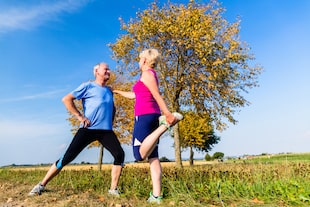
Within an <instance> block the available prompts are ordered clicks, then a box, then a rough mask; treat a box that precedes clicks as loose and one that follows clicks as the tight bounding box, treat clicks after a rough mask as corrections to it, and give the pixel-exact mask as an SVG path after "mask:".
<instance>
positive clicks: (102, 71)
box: [97, 64, 110, 80]
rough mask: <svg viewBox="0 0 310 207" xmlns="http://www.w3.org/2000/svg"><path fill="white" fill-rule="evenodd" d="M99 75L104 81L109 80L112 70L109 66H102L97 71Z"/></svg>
mask: <svg viewBox="0 0 310 207" xmlns="http://www.w3.org/2000/svg"><path fill="white" fill-rule="evenodd" d="M97 75H98V76H101V77H103V78H104V80H109V78H110V68H109V66H108V65H107V64H100V65H99V68H98V70H97Z"/></svg>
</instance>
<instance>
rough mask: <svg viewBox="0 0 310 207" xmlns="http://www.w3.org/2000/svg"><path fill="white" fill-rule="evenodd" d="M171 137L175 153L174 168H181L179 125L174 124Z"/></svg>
mask: <svg viewBox="0 0 310 207" xmlns="http://www.w3.org/2000/svg"><path fill="white" fill-rule="evenodd" d="M173 135H174V150H175V151H174V152H175V164H176V167H180V168H182V167H183V165H182V158H181V145H180V134H179V125H178V124H176V125H175V126H174V127H173Z"/></svg>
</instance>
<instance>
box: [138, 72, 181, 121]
mask: <svg viewBox="0 0 310 207" xmlns="http://www.w3.org/2000/svg"><path fill="white" fill-rule="evenodd" d="M141 81H142V82H143V83H144V85H146V87H147V88H148V89H149V90H150V92H151V94H152V95H153V97H154V99H155V100H156V102H157V104H158V105H159V108H160V109H161V111H162V113H163V114H164V115H165V116H166V120H167V122H168V123H169V124H172V123H174V122H175V121H176V118H175V117H174V116H173V115H172V113H171V112H170V111H169V109H168V107H167V105H166V103H165V101H164V99H163V98H162V96H161V95H160V93H159V88H158V85H157V81H156V79H155V77H154V74H153V73H152V72H150V71H144V72H142V76H141Z"/></svg>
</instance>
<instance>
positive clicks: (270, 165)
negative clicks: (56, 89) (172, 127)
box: [0, 154, 310, 207]
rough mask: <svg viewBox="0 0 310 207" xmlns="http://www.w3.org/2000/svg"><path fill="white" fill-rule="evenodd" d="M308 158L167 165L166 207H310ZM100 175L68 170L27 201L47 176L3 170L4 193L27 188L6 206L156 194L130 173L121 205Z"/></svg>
mask: <svg viewBox="0 0 310 207" xmlns="http://www.w3.org/2000/svg"><path fill="white" fill-rule="evenodd" d="M308 158H310V155H309V154H303V155H295V154H290V155H285V156H284V155H279V156H272V157H257V158H253V159H250V160H246V161H245V162H244V160H243V161H239V160H237V161H236V160H235V161H228V162H224V163H213V164H201V165H199V166H193V167H188V166H185V167H184V168H183V169H180V168H175V167H173V166H168V165H167V166H166V165H164V166H163V187H162V189H163V197H164V202H163V204H162V205H160V206H193V207H194V206H197V207H200V206H212V207H214V206H247V207H248V206H266V207H267V206H268V207H272V206H277V207H278V206H310V164H309V163H308V161H309V159H308ZM136 166H137V167H136ZM94 169H96V168H94ZM94 169H79V170H74V169H71V170H63V171H62V172H61V173H60V174H59V175H58V176H57V177H55V178H54V179H53V180H52V181H51V182H50V183H49V185H48V187H47V189H48V192H46V193H44V194H42V196H37V197H31V198H27V196H26V194H27V193H28V192H29V190H31V188H32V187H33V185H34V184H36V182H38V181H39V180H41V179H42V177H43V176H44V175H45V173H46V170H42V169H39V170H38V169H36V170H25V169H22V168H21V169H18V168H17V169H16V168H2V169H1V168H0V188H5V187H8V188H9V189H11V188H12V189H14V186H22V189H19V190H20V191H19V194H18V195H17V196H16V194H15V195H14V194H13V192H14V191H13V190H12V194H11V195H10V192H11V191H10V190H8V192H4V193H2V194H3V195H1V196H0V206H1V204H3V203H8V199H9V198H11V197H13V198H14V199H12V202H11V203H12V206H13V204H15V203H16V205H20V206H21V204H23V205H24V206H36V205H37V206H40V205H41V204H42V202H44V203H45V205H44V206H49V205H50V206H109V207H112V206H119V207H127V206H147V203H146V199H147V197H148V194H149V192H150V191H151V180H150V173H149V169H148V168H147V167H140V165H139V164H135V165H130V166H127V167H125V168H124V170H123V174H122V177H121V180H120V186H119V187H120V191H121V192H122V195H121V197H120V198H117V199H116V198H110V197H109V196H108V195H107V189H108V187H109V184H110V169H109V168H108V169H104V170H102V171H101V172H99V171H97V170H94ZM1 190H2V189H1ZM6 193H7V194H8V195H6ZM15 193H16V192H15ZM14 196H15V197H14ZM14 202H15V203H14ZM9 203H10V202H9ZM30 204H31V205H30Z"/></svg>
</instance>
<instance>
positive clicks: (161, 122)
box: [159, 112, 183, 129]
mask: <svg viewBox="0 0 310 207" xmlns="http://www.w3.org/2000/svg"><path fill="white" fill-rule="evenodd" d="M172 115H173V116H174V117H175V118H176V119H177V122H176V123H178V122H179V121H181V120H182V119H183V115H182V114H180V113H178V112H173V113H172ZM176 123H174V124H172V125H169V124H168V123H167V120H166V116H164V115H162V116H160V117H159V125H165V126H166V127H167V129H170V127H172V126H174V125H175V124H176Z"/></svg>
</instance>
